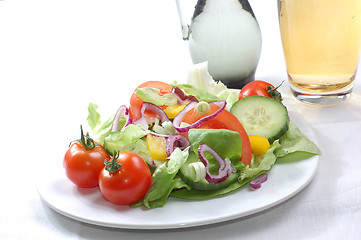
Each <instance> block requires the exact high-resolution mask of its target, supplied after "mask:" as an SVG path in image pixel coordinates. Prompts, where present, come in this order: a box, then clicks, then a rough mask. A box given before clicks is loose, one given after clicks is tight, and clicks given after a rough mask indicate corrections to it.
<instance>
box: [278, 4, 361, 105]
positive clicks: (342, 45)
mask: <svg viewBox="0 0 361 240" xmlns="http://www.w3.org/2000/svg"><path fill="white" fill-rule="evenodd" d="M278 10H279V11H278V13H279V24H280V31H281V38H282V44H283V50H284V54H285V60H286V66H287V73H288V79H289V82H290V85H291V91H292V93H293V95H294V96H295V97H296V98H297V99H298V100H300V101H301V102H304V103H309V104H313V105H319V106H322V105H326V106H327V105H334V104H337V103H340V102H343V101H345V100H346V99H348V98H349V97H350V94H351V92H352V87H353V82H354V80H355V76H356V71H357V66H358V62H359V57H360V48H361V0H278Z"/></svg>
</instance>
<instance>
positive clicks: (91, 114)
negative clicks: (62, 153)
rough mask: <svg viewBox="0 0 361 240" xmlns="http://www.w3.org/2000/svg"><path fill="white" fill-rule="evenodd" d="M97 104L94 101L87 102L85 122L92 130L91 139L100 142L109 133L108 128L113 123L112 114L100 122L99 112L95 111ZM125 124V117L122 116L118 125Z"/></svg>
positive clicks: (101, 142)
mask: <svg viewBox="0 0 361 240" xmlns="http://www.w3.org/2000/svg"><path fill="white" fill-rule="evenodd" d="M97 109H98V105H96V104H94V103H89V105H88V117H87V122H88V125H89V127H90V129H91V130H92V133H93V134H92V135H93V139H94V140H95V141H97V142H98V143H100V144H103V143H104V139H105V137H106V136H108V135H109V133H110V129H111V126H112V123H113V119H114V115H113V116H111V117H110V118H108V119H107V120H106V121H104V122H102V121H101V118H100V114H99V113H98V112H97ZM124 124H125V118H124V117H122V118H121V119H120V121H119V125H120V126H123V125H124Z"/></svg>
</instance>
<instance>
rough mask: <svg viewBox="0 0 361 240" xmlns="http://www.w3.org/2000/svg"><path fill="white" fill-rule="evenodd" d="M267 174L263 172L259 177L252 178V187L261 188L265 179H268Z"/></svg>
mask: <svg viewBox="0 0 361 240" xmlns="http://www.w3.org/2000/svg"><path fill="white" fill-rule="evenodd" d="M267 178H268V177H267V174H266V173H263V174H261V175H259V176H258V177H256V178H254V179H252V180H251V181H250V182H249V184H250V185H251V187H252V188H253V189H259V188H260V187H261V185H262V183H264V182H265V181H267Z"/></svg>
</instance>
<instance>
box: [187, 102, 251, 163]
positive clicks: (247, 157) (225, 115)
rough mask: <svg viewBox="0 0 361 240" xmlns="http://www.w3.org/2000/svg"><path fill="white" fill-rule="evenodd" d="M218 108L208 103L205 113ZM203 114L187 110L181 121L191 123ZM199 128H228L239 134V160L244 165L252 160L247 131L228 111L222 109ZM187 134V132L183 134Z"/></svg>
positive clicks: (210, 112) (212, 111) (211, 112)
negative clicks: (240, 143) (208, 108)
mask: <svg viewBox="0 0 361 240" xmlns="http://www.w3.org/2000/svg"><path fill="white" fill-rule="evenodd" d="M218 109H219V107H218V106H216V105H210V111H209V113H208V114H207V115H211V114H213V113H214V112H215V111H217V110H218ZM203 117H204V115H199V114H197V113H196V111H195V110H194V109H191V110H190V111H188V112H187V113H186V114H185V115H184V117H183V118H182V122H185V123H188V124H192V123H194V122H196V121H198V120H199V119H201V118H203ZM199 128H208V129H228V130H231V131H235V132H238V133H239V136H240V137H241V139H242V157H241V161H242V163H244V164H245V165H250V164H251V160H252V149H251V143H250V141H249V137H248V135H247V132H246V131H245V130H244V128H243V126H242V124H241V123H240V122H239V120H238V119H237V118H236V117H235V116H234V115H233V114H232V113H230V112H229V111H227V110H223V111H222V112H221V113H220V114H218V115H217V116H216V117H215V118H213V119H211V120H209V121H207V122H205V123H203V124H202V125H201V126H199ZM184 135H187V134H184Z"/></svg>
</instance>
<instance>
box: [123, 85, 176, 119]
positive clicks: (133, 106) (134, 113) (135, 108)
mask: <svg viewBox="0 0 361 240" xmlns="http://www.w3.org/2000/svg"><path fill="white" fill-rule="evenodd" d="M143 87H152V88H158V89H159V90H160V93H159V94H160V95H161V96H162V95H164V94H166V93H171V92H172V89H173V88H172V86H171V85H170V84H168V83H165V82H161V81H148V82H145V83H143V84H141V85H139V86H138V87H137V88H136V89H135V90H134V92H133V94H132V97H131V98H130V106H129V115H130V117H131V118H132V119H133V120H137V119H138V118H140V117H141V112H140V109H141V108H142V104H143V100H142V99H140V98H139V97H138V96H137V95H135V91H136V90H137V89H138V88H143ZM145 116H146V118H152V117H156V115H155V114H154V113H152V112H149V111H146V112H145Z"/></svg>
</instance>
